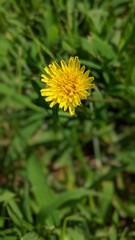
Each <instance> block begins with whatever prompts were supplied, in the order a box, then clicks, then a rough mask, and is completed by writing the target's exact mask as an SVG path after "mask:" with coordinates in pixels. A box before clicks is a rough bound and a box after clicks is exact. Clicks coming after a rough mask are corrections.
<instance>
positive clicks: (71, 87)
mask: <svg viewBox="0 0 135 240" xmlns="http://www.w3.org/2000/svg"><path fill="white" fill-rule="evenodd" d="M44 70H45V72H46V73H47V74H46V75H45V74H42V75H41V77H42V79H41V81H42V82H44V83H45V84H46V87H45V88H44V89H41V95H42V96H44V97H45V100H46V101H51V104H50V107H51V108H52V107H53V106H54V105H55V104H56V103H58V104H59V108H64V111H66V110H67V109H69V112H70V115H74V114H75V108H76V107H77V106H79V105H81V100H82V99H86V98H87V97H88V96H89V92H88V91H87V90H88V89H91V88H94V84H92V82H93V80H94V77H89V73H90V71H89V70H87V71H86V72H84V71H85V66H82V67H81V66H80V61H79V58H78V57H70V59H69V61H68V64H66V63H65V61H63V60H62V61H61V66H60V65H58V64H57V63H56V62H52V63H51V64H49V65H48V67H45V68H44Z"/></svg>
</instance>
